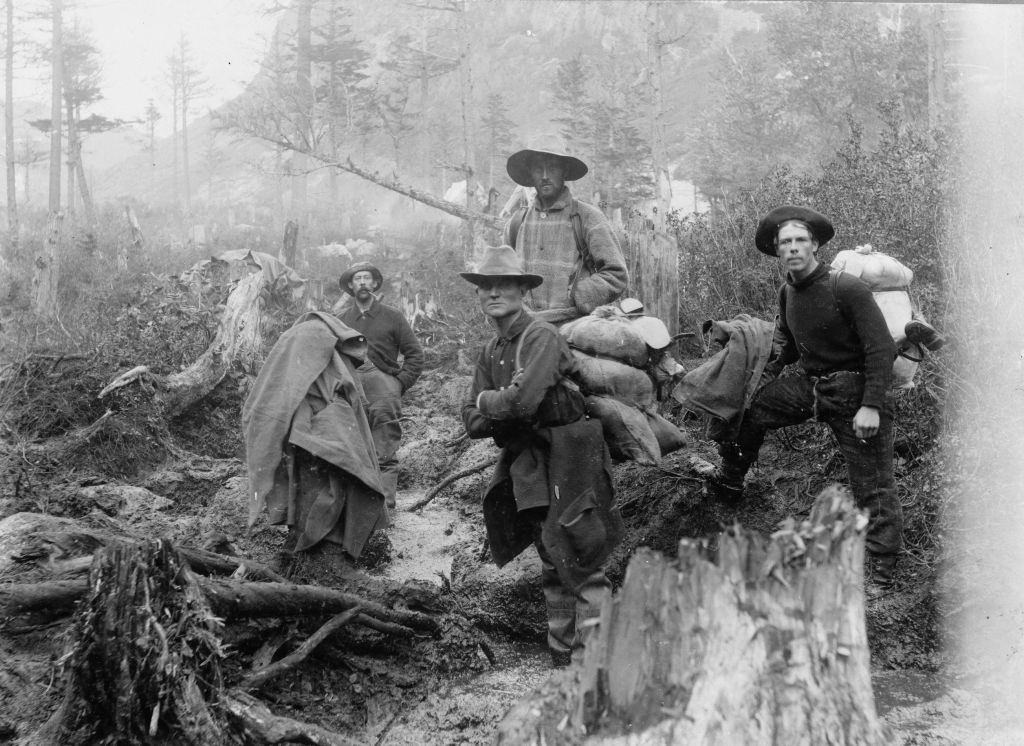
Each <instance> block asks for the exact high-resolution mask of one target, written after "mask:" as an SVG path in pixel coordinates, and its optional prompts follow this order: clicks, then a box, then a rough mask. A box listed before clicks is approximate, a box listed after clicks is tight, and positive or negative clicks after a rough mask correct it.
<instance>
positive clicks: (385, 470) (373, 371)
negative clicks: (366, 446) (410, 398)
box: [359, 365, 402, 509]
mask: <svg viewBox="0 0 1024 746" xmlns="http://www.w3.org/2000/svg"><path fill="white" fill-rule="evenodd" d="M359 376H360V378H359V380H360V381H361V382H362V384H363V391H364V393H365V394H366V400H367V403H368V406H367V409H366V417H367V419H368V420H369V422H370V432H371V434H372V435H373V447H374V448H375V449H376V451H377V463H378V464H380V476H381V482H382V483H383V485H384V499H385V501H386V502H387V506H388V508H391V509H393V508H394V507H395V493H396V492H397V491H398V446H399V445H400V444H401V442H402V384H401V383H400V382H399V380H398V379H397V378H395V377H394V376H389V375H388V374H387V373H385V372H384V371H382V370H379V369H377V368H375V367H373V366H372V365H370V366H366V367H363V368H360V369H359Z"/></svg>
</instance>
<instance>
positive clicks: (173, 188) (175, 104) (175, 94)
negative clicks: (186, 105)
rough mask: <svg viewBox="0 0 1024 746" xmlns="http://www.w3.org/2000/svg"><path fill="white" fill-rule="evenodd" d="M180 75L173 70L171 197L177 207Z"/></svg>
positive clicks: (178, 201) (178, 203)
mask: <svg viewBox="0 0 1024 746" xmlns="http://www.w3.org/2000/svg"><path fill="white" fill-rule="evenodd" d="M178 78H179V76H178V74H177V72H175V71H174V70H172V71H171V182H172V185H171V197H172V199H173V201H174V206H175V207H180V206H181V202H180V199H181V194H180V192H179V191H178V96H179V91H180V88H181V83H180V81H179V79H178Z"/></svg>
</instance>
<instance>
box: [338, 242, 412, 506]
mask: <svg viewBox="0 0 1024 746" xmlns="http://www.w3.org/2000/svg"><path fill="white" fill-rule="evenodd" d="M383 283H384V276H383V275H382V274H381V272H380V270H379V269H377V268H376V267H375V266H374V265H372V264H370V263H369V262H359V263H357V264H353V265H352V266H351V267H349V268H348V269H347V270H345V271H344V272H343V273H342V275H341V278H340V279H339V280H338V284H339V285H341V289H342V290H344V291H345V292H346V293H348V294H349V295H351V296H352V297H353V299H354V300H355V302H354V303H353V304H352V305H351V306H350V307H349V308H348V310H346V311H344V312H342V314H341V315H340V317H339V318H341V320H342V321H343V322H344V323H345V324H346V325H348V326H349V327H351V328H352V329H355V330H356V331H358V332H361V333H362V334H363V336H364V337H366V342H367V346H368V349H367V353H366V362H365V363H363V365H362V366H361V367H360V368H359V380H360V382H361V383H362V385H363V391H364V392H365V394H366V400H367V403H368V404H369V406H368V408H367V415H368V418H369V420H370V430H371V432H372V434H373V445H374V448H376V450H377V461H378V462H379V463H380V472H381V482H382V484H383V486H384V499H385V501H386V503H387V506H388V508H389V509H393V508H394V507H395V493H396V492H397V491H398V456H397V454H398V445H399V443H401V441H402V394H404V393H405V392H406V391H407V390H408V389H409V387H410V386H412V385H413V384H414V383H415V382H416V379H417V378H419V376H420V371H421V370H422V369H423V348H422V347H421V346H420V342H419V340H418V339H416V334H415V333H414V332H413V330H412V327H411V326H409V322H408V321H406V319H405V316H403V315H402V314H401V312H400V311H398V310H397V309H395V308H392V307H391V306H385V305H384V304H383V303H381V302H380V301H379V300H377V296H376V292H377V291H378V290H379V289H380V287H381V285H382V284H383ZM399 355H401V356H402V360H401V362H399V359H398V357H399Z"/></svg>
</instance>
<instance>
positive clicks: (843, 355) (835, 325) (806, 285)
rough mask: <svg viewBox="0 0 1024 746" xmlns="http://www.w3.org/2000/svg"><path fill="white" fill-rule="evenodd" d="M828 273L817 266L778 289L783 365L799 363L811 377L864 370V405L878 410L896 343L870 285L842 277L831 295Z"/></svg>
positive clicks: (886, 388) (823, 265)
mask: <svg viewBox="0 0 1024 746" xmlns="http://www.w3.org/2000/svg"><path fill="white" fill-rule="evenodd" d="M830 269H831V268H830V267H829V266H828V265H827V264H824V263H823V264H819V265H818V267H817V268H816V269H815V270H814V271H813V272H812V273H811V274H810V275H809V276H808V277H806V278H804V279H803V280H800V281H794V280H793V278H792V276H789V275H787V279H786V284H785V285H783V286H782V288H781V289H780V290H779V330H780V332H781V334H780V335H779V338H780V340H781V341H782V342H783V348H782V354H781V355H780V358H781V360H780V362H781V363H782V364H788V363H792V362H795V361H796V360H797V359H799V360H800V364H801V365H802V366H803V368H804V370H806V371H807V373H808V374H810V375H813V376H821V375H826V374H828V373H832V372H834V371H837V370H854V371H860V372H862V373H863V374H864V380H865V383H864V396H863V398H862V399H861V405H862V406H867V407H876V408H879V409H880V408H881V407H882V405H883V404H884V402H885V394H886V392H887V391H888V390H889V386H890V383H891V378H892V364H893V361H894V360H895V359H896V344H895V342H893V340H892V336H891V335H890V334H889V328H888V326H887V325H886V323H885V317H884V316H882V311H881V310H880V309H879V308H878V304H877V303H875V298H874V295H872V293H871V290H870V289H869V288H868V286H867V285H866V284H864V282H863V281H862V280H861V279H860V278H858V277H854V276H853V275H851V274H847V273H845V272H840V273H839V277H838V281H837V282H836V288H835V294H834V295H833V292H832V288H831V287H830V285H831V283H830V281H829V271H830Z"/></svg>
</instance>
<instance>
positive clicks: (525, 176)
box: [505, 148, 589, 187]
mask: <svg viewBox="0 0 1024 746" xmlns="http://www.w3.org/2000/svg"><path fill="white" fill-rule="evenodd" d="M548 156H550V157H552V158H558V159H560V160H561V161H562V164H563V165H564V167H565V180H566V181H576V179H582V178H583V177H584V176H586V175H587V171H588V170H589V169H587V164H586V163H584V162H583V161H581V160H580V159H579V158H576V157H575V156H571V155H568V154H566V153H557V152H555V151H553V150H532V149H530V148H526V149H525V150H520V151H518V152H516V153H513V154H512V155H510V156H509V157H508V161H507V162H506V163H505V170H506V171H508V175H509V176H510V177H511V178H512V181H514V182H515V183H516V184H519V185H520V186H528V187H532V186H533V178H532V177H531V176H530V164H531V163H532V161H533V159H534V158H537V157H540V158H544V157H548Z"/></svg>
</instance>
